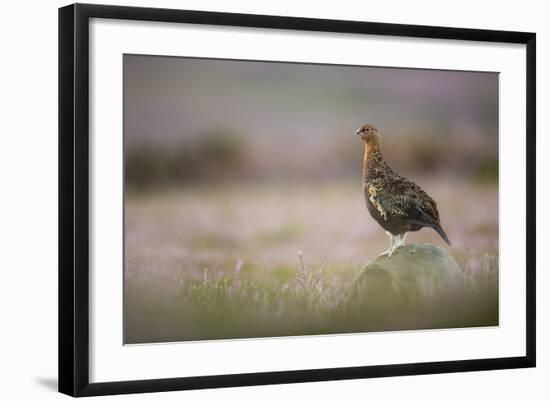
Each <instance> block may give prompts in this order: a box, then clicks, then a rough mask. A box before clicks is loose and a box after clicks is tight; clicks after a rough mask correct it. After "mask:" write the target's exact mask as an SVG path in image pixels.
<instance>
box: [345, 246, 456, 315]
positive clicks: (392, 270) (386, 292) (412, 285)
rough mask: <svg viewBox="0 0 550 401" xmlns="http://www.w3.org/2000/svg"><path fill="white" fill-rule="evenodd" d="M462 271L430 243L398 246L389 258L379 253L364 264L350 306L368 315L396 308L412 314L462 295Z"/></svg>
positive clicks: (446, 254)
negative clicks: (368, 313)
mask: <svg viewBox="0 0 550 401" xmlns="http://www.w3.org/2000/svg"><path fill="white" fill-rule="evenodd" d="M465 282H466V281H465V277H464V273H463V272H462V270H461V269H460V267H459V266H458V264H457V262H456V261H455V259H454V258H453V257H452V256H451V255H449V254H448V253H447V252H445V251H444V250H443V249H441V248H439V247H438V246H435V245H432V244H411V245H405V246H402V247H399V248H397V249H396V250H395V252H394V253H393V255H392V256H391V257H388V256H386V255H383V256H379V257H377V258H376V259H374V260H373V261H371V262H369V263H368V264H367V265H366V266H364V267H363V269H362V270H361V272H360V274H359V276H358V277H357V279H356V281H355V283H354V285H353V288H352V291H351V294H350V299H349V301H350V306H352V307H360V308H361V309H362V310H363V311H366V312H372V313H371V315H373V316H378V317H383V316H384V315H385V314H384V313H381V312H388V313H389V312H391V313H394V312H395V311H396V310H399V311H401V312H405V313H411V312H414V311H415V310H416V311H418V310H419V309H425V308H426V307H431V306H433V304H434V303H441V302H444V303H445V302H452V300H456V299H457V296H460V294H463V292H464V288H465Z"/></svg>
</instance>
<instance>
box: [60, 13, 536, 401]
mask: <svg viewBox="0 0 550 401" xmlns="http://www.w3.org/2000/svg"><path fill="white" fill-rule="evenodd" d="M535 82H536V72H535V34H534V33H526V32H509V31H489V30H478V29H464V28H448V27H433V26H416V25H397V24H391V23H371V22H359V21H340V20H321V19H310V18H295V17H282V16H265V15H243V14H231V13H217V12H203V11H184V10H168V9H152V8H136V7H114V6H100V5H85V4H77V5H70V6H67V7H63V8H61V9H60V10H59V390H60V391H61V392H62V393H65V394H69V395H72V396H92V395H104V394H121V393H136V392H154V391H170V390H186V389H201V388H214V387H229V386H249V385H261V384H277V383H292V382H311V381H321V380H342V379H358V378H372V377H383V376H397V375H418V374H428V373H430V374H431V373H443V372H462V371H477V370H489V369H511V368H526V367H533V366H535V221H536V220H535V98H536V96H535Z"/></svg>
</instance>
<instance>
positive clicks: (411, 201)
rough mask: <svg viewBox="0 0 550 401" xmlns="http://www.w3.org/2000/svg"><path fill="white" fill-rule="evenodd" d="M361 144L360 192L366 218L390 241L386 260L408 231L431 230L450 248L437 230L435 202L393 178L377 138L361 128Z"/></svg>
mask: <svg viewBox="0 0 550 401" xmlns="http://www.w3.org/2000/svg"><path fill="white" fill-rule="evenodd" d="M356 134H357V135H359V136H360V137H361V139H362V140H363V142H364V143H365V155H364V159H363V192H364V194H365V201H366V203H367V209H368V211H369V213H370V215H371V216H372V217H373V218H374V219H375V220H376V221H377V222H378V224H380V226H382V228H383V229H384V230H386V233H387V234H388V235H389V236H390V238H391V243H390V247H389V249H388V250H387V251H386V252H384V253H383V254H386V255H388V257H390V256H391V255H392V254H393V252H394V251H395V250H396V249H397V248H398V247H400V246H401V245H403V244H404V243H405V236H406V235H407V232H408V231H418V230H420V229H421V228H423V227H431V228H433V229H434V230H435V231H437V233H438V234H439V235H440V236H441V238H443V239H444V240H445V242H446V243H447V244H448V245H451V243H450V241H449V239H448V238H447V235H446V234H445V231H443V228H441V223H440V221H439V212H438V211H437V205H436V203H435V201H434V200H433V199H432V198H431V197H430V196H429V195H428V194H427V193H426V192H424V190H423V189H422V188H420V187H419V186H418V185H416V184H415V183H414V182H412V181H410V180H408V179H407V178H405V177H402V176H400V175H398V174H396V173H395V172H394V171H393V170H392V168H391V167H390V166H389V164H388V163H386V161H385V160H384V159H383V157H382V152H381V146H380V134H379V132H378V130H377V129H376V128H375V127H373V126H372V125H369V124H365V125H363V126H362V127H361V128H359V129H358V130H357V131H356Z"/></svg>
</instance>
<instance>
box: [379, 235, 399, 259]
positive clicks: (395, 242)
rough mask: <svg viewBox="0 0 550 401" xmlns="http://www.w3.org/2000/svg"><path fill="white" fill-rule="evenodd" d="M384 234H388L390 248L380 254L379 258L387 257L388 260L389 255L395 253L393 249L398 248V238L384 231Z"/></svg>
mask: <svg viewBox="0 0 550 401" xmlns="http://www.w3.org/2000/svg"><path fill="white" fill-rule="evenodd" d="M386 234H388V236H389V237H390V247H389V248H388V250H387V251H385V252H382V253H381V254H380V256H382V255H387V256H388V258H390V257H391V255H392V254H393V251H395V248H397V246H398V242H399V236H398V235H393V234H392V233H390V232H388V231H386Z"/></svg>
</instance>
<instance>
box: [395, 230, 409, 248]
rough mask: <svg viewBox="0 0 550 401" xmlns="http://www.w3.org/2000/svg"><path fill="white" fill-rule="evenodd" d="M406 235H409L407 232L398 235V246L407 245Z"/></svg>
mask: <svg viewBox="0 0 550 401" xmlns="http://www.w3.org/2000/svg"><path fill="white" fill-rule="evenodd" d="M406 237H407V233H403V234H400V235H398V240H397V247H400V246H403V245H405V238H406Z"/></svg>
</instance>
